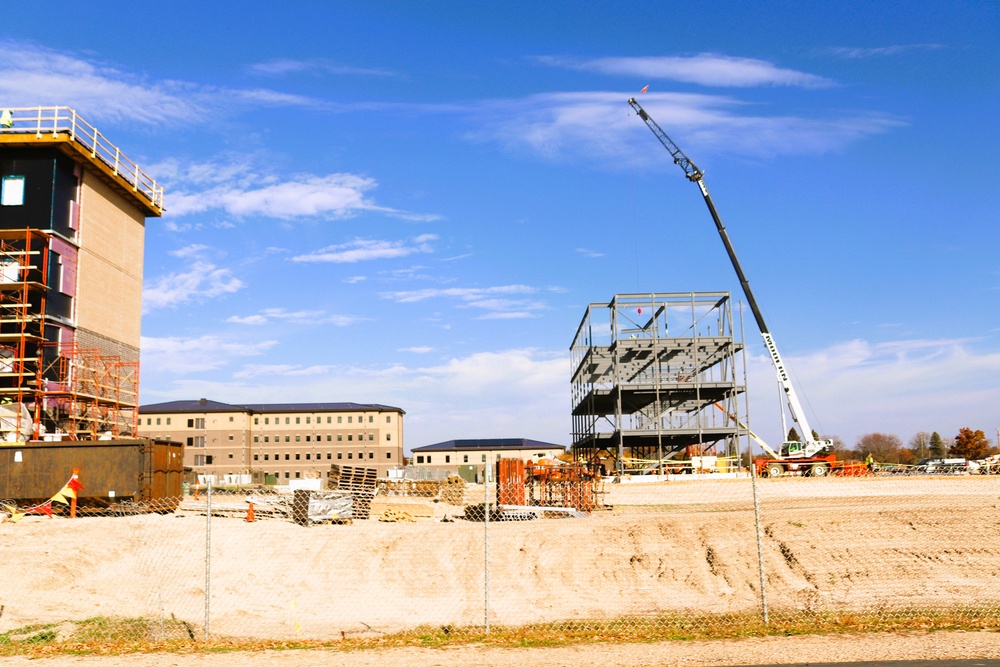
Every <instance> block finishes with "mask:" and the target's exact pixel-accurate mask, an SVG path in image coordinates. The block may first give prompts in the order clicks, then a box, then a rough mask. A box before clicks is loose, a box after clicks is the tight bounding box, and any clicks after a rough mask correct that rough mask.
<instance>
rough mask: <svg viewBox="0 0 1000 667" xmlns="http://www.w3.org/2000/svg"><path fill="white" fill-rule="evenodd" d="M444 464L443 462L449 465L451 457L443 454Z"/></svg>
mask: <svg viewBox="0 0 1000 667" xmlns="http://www.w3.org/2000/svg"><path fill="white" fill-rule="evenodd" d="M444 462H445V463H451V457H450V456H448V455H447V454H445V455H444Z"/></svg>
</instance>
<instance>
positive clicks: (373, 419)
mask: <svg viewBox="0 0 1000 667" xmlns="http://www.w3.org/2000/svg"><path fill="white" fill-rule="evenodd" d="M373 421H375V417H373V416H372V415H368V423H369V424H371V423H372V422H373Z"/></svg>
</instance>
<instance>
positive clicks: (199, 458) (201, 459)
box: [194, 454, 205, 466]
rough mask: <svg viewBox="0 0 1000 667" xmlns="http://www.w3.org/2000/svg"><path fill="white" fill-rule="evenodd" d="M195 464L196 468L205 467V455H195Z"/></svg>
mask: <svg viewBox="0 0 1000 667" xmlns="http://www.w3.org/2000/svg"><path fill="white" fill-rule="evenodd" d="M194 464H195V465H196V466H203V465H205V455H204V454H195V456H194Z"/></svg>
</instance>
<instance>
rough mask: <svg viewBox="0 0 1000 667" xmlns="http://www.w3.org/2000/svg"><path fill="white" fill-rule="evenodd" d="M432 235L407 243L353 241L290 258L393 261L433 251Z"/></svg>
mask: <svg viewBox="0 0 1000 667" xmlns="http://www.w3.org/2000/svg"><path fill="white" fill-rule="evenodd" d="M437 238H438V237H437V236H436V235H434V234H422V235H421V236H418V237H416V238H414V239H412V240H409V241H378V240H374V239H355V240H353V241H349V242H347V243H341V244H339V245H332V246H327V247H326V248H321V249H319V250H314V251H313V252H310V253H307V254H305V255H298V256H296V257H292V261H293V262H332V263H336V264H352V263H355V262H366V261H370V260H374V259H394V258H398V257H406V256H408V255H413V254H415V253H430V252H433V251H434V249H433V247H432V246H431V241H436V240H437Z"/></svg>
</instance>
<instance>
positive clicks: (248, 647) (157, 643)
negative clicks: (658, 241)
mask: <svg viewBox="0 0 1000 667" xmlns="http://www.w3.org/2000/svg"><path fill="white" fill-rule="evenodd" d="M935 630H965V631H983V630H986V631H993V632H1000V617H997V615H996V610H995V609H978V608H971V607H956V608H952V609H948V610H923V611H912V610H911V611H902V612H900V611H892V612H889V611H882V612H877V611H876V612H869V613H854V612H849V613H836V612H827V613H813V614H804V613H802V612H801V611H798V612H795V614H794V616H792V615H781V614H776V615H774V616H772V618H771V621H770V623H768V624H767V625H765V624H764V623H763V621H762V620H761V619H760V618H756V617H748V616H746V615H706V616H679V615H676V616H658V617H647V616H643V617H622V618H617V619H612V620H608V619H602V620H600V621H590V622H588V621H568V622H563V623H546V624H541V625H526V626H522V627H516V628H512V627H499V628H492V629H491V631H490V633H489V634H487V633H486V632H485V631H484V628H482V627H451V626H443V627H442V626H437V627H420V628H415V629H413V630H411V631H408V632H401V633H397V634H391V635H379V636H365V637H344V638H343V639H342V640H340V641H332V642H331V641H276V640H267V641H258V640H241V639H225V638H219V639H212V640H208V641H204V640H201V639H200V638H199V637H198V635H197V630H196V629H194V628H192V627H191V626H190V625H189V624H187V623H185V622H183V621H178V620H174V619H165V620H151V619H145V618H105V617H97V618H91V619H86V620H84V621H79V622H65V623H59V624H48V625H33V626H26V627H22V628H18V629H16V630H12V631H10V632H7V633H4V634H2V635H0V656H11V655H28V656H35V657H40V656H48V655H81V654H90V655H118V654H126V653H154V652H168V653H185V654H186V653H218V652H229V651H268V650H270V651H274V650H296V649H335V650H341V651H350V650H364V649H380V648H397V647H424V648H438V647H444V646H458V645H470V644H472V645H481V646H491V647H498V648H505V647H506V648H513V647H538V646H562V645H567V644H588V643H602V642H607V643H616V642H619V643H646V642H663V641H694V640H712V639H743V638H748V637H766V636H780V635H784V636H791V635H807V634H808V635H817V634H834V633H836V634H843V633H868V632H905V631H935Z"/></svg>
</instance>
